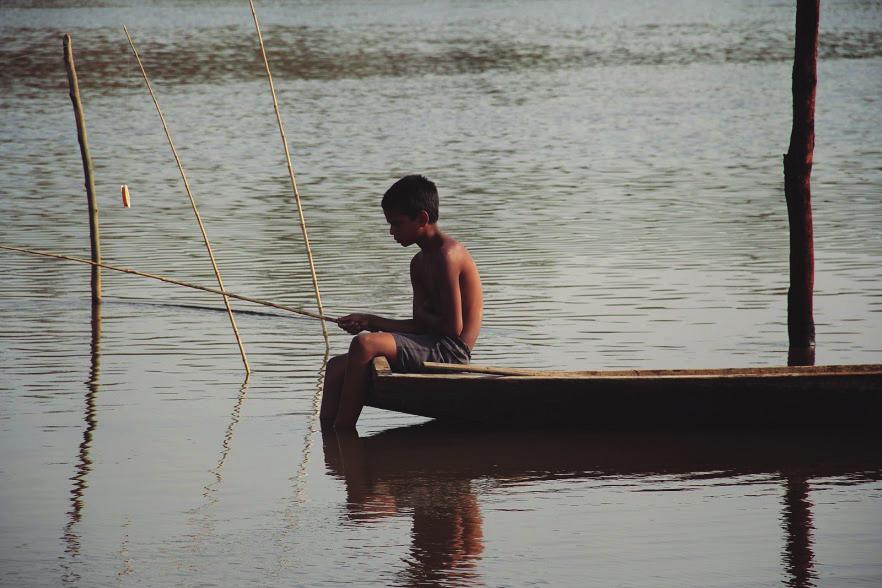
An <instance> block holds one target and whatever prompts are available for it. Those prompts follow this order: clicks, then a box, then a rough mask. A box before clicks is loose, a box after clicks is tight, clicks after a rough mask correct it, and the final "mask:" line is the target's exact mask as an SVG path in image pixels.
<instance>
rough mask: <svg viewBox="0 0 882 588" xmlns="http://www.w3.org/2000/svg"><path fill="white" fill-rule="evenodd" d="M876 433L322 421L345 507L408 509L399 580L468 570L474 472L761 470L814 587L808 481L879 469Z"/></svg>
mask: <svg viewBox="0 0 882 588" xmlns="http://www.w3.org/2000/svg"><path fill="white" fill-rule="evenodd" d="M880 441H882V433H873V432H830V433H811V432H782V433H773V432H748V433H744V432H718V433H715V432H689V433H683V434H675V433H662V432H653V433H585V432H570V431H560V432H548V431H536V432H499V431H485V430H476V429H469V428H457V427H451V426H449V425H443V424H438V423H436V422H430V423H427V424H424V425H418V426H413V427H404V428H399V429H392V430H387V431H384V432H382V433H379V434H376V435H372V436H369V437H363V438H362V437H359V436H358V435H357V433H351V434H337V433H335V432H333V431H323V444H324V454H325V464H326V467H327V469H328V471H329V472H330V473H331V474H332V475H333V476H336V477H338V478H340V479H342V480H343V481H344V482H345V484H346V494H347V504H346V509H347V510H346V516H347V517H348V518H349V519H350V520H352V521H354V522H356V523H361V522H367V521H371V520H375V519H377V518H382V517H385V516H390V515H394V514H400V513H402V512H404V513H412V517H413V532H412V536H411V550H410V557H409V558H407V562H406V563H407V566H406V569H405V570H403V571H402V575H403V577H402V578H400V579H401V581H402V582H403V583H404V584H408V585H422V584H425V583H427V582H428V583H432V582H438V581H445V582H448V581H461V580H468V579H469V578H473V577H474V576H475V575H476V573H477V572H476V566H477V563H478V561H479V560H480V557H481V554H482V551H483V541H482V519H481V513H480V509H479V506H478V501H477V495H476V493H475V491H474V489H473V483H474V482H476V481H480V482H481V484H486V483H487V482H488V481H490V482H494V483H497V484H500V485H506V486H513V485H521V484H526V483H536V482H541V481H543V480H560V479H580V478H581V479H586V480H590V479H603V478H608V477H611V476H612V477H627V478H628V479H629V480H634V479H635V478H637V479H639V478H641V477H654V476H659V475H662V476H673V477H675V478H677V479H682V480H689V479H694V480H702V481H705V482H706V481H707V480H708V479H720V480H724V481H731V480H732V478H733V477H739V476H761V477H763V478H766V479H771V480H780V481H781V483H782V486H783V490H784V492H783V504H782V514H781V527H782V532H783V534H784V536H785V545H784V549H783V553H782V560H783V562H782V564H783V569H784V570H786V574H787V576H788V579H787V585H789V586H794V587H807V586H813V585H814V582H815V579H816V574H815V570H814V554H813V550H812V535H811V531H812V515H811V507H812V503H811V500H810V489H811V482H812V480H813V479H815V478H821V477H831V476H834V477H836V476H841V477H842V480H841V483H842V484H856V483H860V482H866V481H875V480H880V479H882V454H880V452H879V451H878V450H877V448H878V447H879V446H880Z"/></svg>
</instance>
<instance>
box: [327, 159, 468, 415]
mask: <svg viewBox="0 0 882 588" xmlns="http://www.w3.org/2000/svg"><path fill="white" fill-rule="evenodd" d="M382 206H383V214H385V215H386V221H387V222H388V223H389V234H391V235H392V237H393V238H394V239H395V240H396V241H397V242H398V243H400V244H401V245H402V246H404V247H408V246H409V245H412V244H414V243H416V244H417V245H418V246H419V248H420V251H419V252H418V253H417V254H416V255H415V256H414V257H413V259H412V260H411V261H410V282H411V285H412V286H413V318H410V319H406V320H395V319H389V318H384V317H381V316H376V315H373V314H360V313H357V314H350V315H347V316H344V317H341V318H340V319H339V320H340V322H339V325H340V328H342V329H344V330H346V331H347V332H349V333H352V334H353V335H356V337H355V338H353V339H352V343H351V344H350V345H349V353H347V354H346V355H339V356H337V357H334V358H333V359H331V361H329V362H328V367H327V372H326V374H325V386H324V392H323V396H322V408H321V416H320V418H321V421H322V424H323V425H330V424H333V425H334V427H335V428H338V429H353V428H355V423H356V421H357V420H358V416H359V415H360V414H361V409H362V407H363V406H364V397H365V392H366V388H367V384H368V377H369V370H370V365H371V362H372V361H373V359H374V358H375V357H379V356H381V355H382V356H384V357H385V358H386V359H388V360H389V363H390V365H391V366H392V368H393V369H395V370H396V371H416V370H419V369H420V368H421V367H422V363H423V362H425V361H440V362H445V363H468V362H469V359H470V358H471V350H472V348H474V346H475V341H477V339H478V332H479V331H480V330H481V317H482V314H483V312H484V300H483V296H482V294H481V278H480V276H479V275H478V268H477V267H476V266H475V262H474V261H473V260H472V256H471V255H469V252H468V251H467V250H466V248H465V247H463V246H462V245H460V244H459V243H457V242H456V241H455V240H454V239H453V238H451V237H448V236H447V235H445V234H444V233H442V232H441V230H440V229H439V228H438V225H437V224H436V223H437V221H438V190H437V189H436V188H435V184H434V183H432V182H431V181H429V180H428V179H426V178H425V177H423V176H420V175H411V176H405V177H403V178H401V179H400V180H398V181H397V182H395V184H393V185H392V187H391V188H389V190H387V191H386V193H385V194H384V195H383V201H382ZM362 331H370V332H369V333H363V334H360V335H359V334H358V333H361V332H362Z"/></svg>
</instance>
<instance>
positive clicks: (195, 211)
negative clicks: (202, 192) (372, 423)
mask: <svg viewBox="0 0 882 588" xmlns="http://www.w3.org/2000/svg"><path fill="white" fill-rule="evenodd" d="M123 30H124V31H125V32H126V37H127V38H128V40H129V46H131V48H132V53H134V54H135V59H136V60H137V61H138V67H139V68H141V75H142V76H143V77H144V82H145V83H146V84H147V90H148V91H149V92H150V97H151V98H152V99H153V104H154V106H156V112H157V113H159V120H161V121H162V128H163V130H164V131H165V137H166V139H168V145H169V147H171V151H172V155H174V157H175V162H176V163H177V164H178V170H179V171H180V172H181V179H182V180H183V181H184V189H185V190H186V191H187V197H188V198H189V199H190V206H191V207H192V208H193V214H195V215H196V222H197V223H198V224H199V231H200V232H201V233H202V241H203V242H204V243H205V249H206V250H208V258H209V259H210V260H211V267H212V269H214V275H215V277H216V278H217V285H218V287H219V288H220V289H221V291H222V293H223V291H224V290H225V288H224V281H223V279H222V278H221V275H220V270H219V269H218V267H217V262H216V261H215V259H214V252H213V251H212V250H211V243H210V242H209V240H208V234H207V233H206V231H205V225H204V224H203V223H202V216H201V215H200V214H199V208H197V206H196V200H195V199H194V198H193V192H192V190H190V182H188V181H187V174H186V173H184V166H183V164H182V163H181V158H180V156H179V155H178V151H177V149H175V144H174V141H172V137H171V132H170V131H169V130H168V124H166V122H165V116H164V115H163V114H162V109H161V108H159V101H158V100H157V99H156V94H154V93H153V86H151V85H150V79H149V78H148V77H147V71H146V70H145V69H144V64H143V63H141V57H140V56H139V55H138V50H137V49H136V48H135V42H134V40H132V35H130V34H129V29H128V28H127V27H125V26H123ZM223 296H224V306H226V307H227V315H229V317H230V324H231V325H232V327H233V333H234V334H235V335H236V343H237V344H238V345H239V354H240V355H241V356H242V363H244V364H245V373H249V374H250V373H251V366H250V365H249V364H248V356H247V355H246V354H245V346H244V345H243V343H242V337H241V335H239V328H238V327H237V326H236V319H235V317H234V316H233V308H232V307H231V306H230V300H229V298H228V297H227V296H226V294H224V295H223ZM322 324H324V323H322Z"/></svg>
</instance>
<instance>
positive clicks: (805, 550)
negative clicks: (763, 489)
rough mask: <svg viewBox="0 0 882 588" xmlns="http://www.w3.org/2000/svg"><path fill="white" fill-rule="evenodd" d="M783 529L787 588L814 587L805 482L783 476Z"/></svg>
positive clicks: (808, 504)
mask: <svg viewBox="0 0 882 588" xmlns="http://www.w3.org/2000/svg"><path fill="white" fill-rule="evenodd" d="M783 523H784V529H785V532H786V533H787V538H786V544H785V547H784V563H785V565H786V568H787V574H788V575H789V576H790V577H789V578H788V579H787V586H790V587H791V588H808V587H809V586H814V585H815V583H814V581H815V580H816V579H817V575H816V574H815V556H814V553H813V552H812V530H813V529H814V525H813V524H812V503H811V501H810V500H809V483H808V480H807V479H806V478H803V477H797V476H787V478H786V487H785V493H784V521H783Z"/></svg>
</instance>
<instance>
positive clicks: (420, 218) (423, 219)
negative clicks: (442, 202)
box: [417, 210, 429, 227]
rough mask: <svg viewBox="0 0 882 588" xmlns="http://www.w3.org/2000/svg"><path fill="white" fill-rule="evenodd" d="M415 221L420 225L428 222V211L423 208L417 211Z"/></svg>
mask: <svg viewBox="0 0 882 588" xmlns="http://www.w3.org/2000/svg"><path fill="white" fill-rule="evenodd" d="M417 222H418V223H419V224H420V226H421V227H422V226H424V225H427V224H429V213H428V212H426V211H425V210H421V211H419V213H418V214H417Z"/></svg>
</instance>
